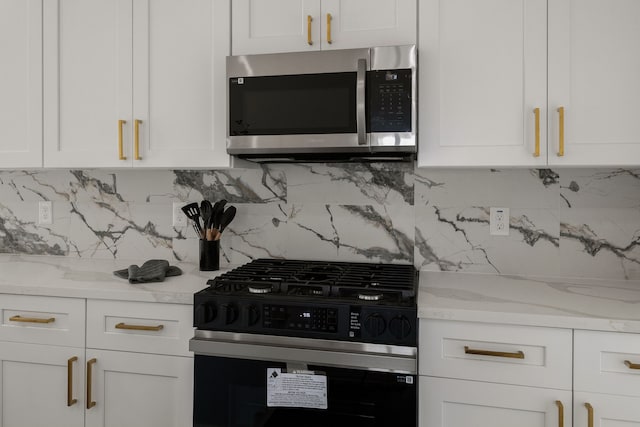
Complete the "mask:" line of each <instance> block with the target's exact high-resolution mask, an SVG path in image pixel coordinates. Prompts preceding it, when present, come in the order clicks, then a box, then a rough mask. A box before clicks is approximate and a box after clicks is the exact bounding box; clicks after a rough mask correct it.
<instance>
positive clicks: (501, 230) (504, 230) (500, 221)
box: [489, 208, 509, 236]
mask: <svg viewBox="0 0 640 427" xmlns="http://www.w3.org/2000/svg"><path fill="white" fill-rule="evenodd" d="M489 234H491V235H492V236H508V235H509V208H491V209H490V210H489Z"/></svg>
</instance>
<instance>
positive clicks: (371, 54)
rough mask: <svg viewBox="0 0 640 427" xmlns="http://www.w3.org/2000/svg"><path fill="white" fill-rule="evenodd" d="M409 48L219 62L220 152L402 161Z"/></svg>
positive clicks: (412, 148)
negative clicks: (223, 137)
mask: <svg viewBox="0 0 640 427" xmlns="http://www.w3.org/2000/svg"><path fill="white" fill-rule="evenodd" d="M416 67H417V54H416V47H415V46H413V45H408V46H386V47H372V48H366V49H347V50H333V51H317V52H295V53H283V54H264V55H243V56H229V57H227V82H228V91H227V101H228V104H227V107H228V108H227V114H228V122H227V123H228V132H227V135H228V139H227V152H228V153H229V154H232V155H236V156H239V157H242V158H247V159H250V160H255V161H272V162H275V161H316V160H318V161H324V160H407V159H412V158H413V157H414V155H415V153H416V120H417V117H416V108H417V106H416V93H417V91H416V89H417V88H416V84H417V82H416Z"/></svg>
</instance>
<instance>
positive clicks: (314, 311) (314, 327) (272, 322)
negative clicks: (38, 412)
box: [263, 305, 338, 333]
mask: <svg viewBox="0 0 640 427" xmlns="http://www.w3.org/2000/svg"><path fill="white" fill-rule="evenodd" d="M263 308H264V317H263V319H264V320H263V326H264V327H265V328H273V329H295V330H307V331H314V332H332V333H334V332H337V325H338V312H337V310H336V309H332V308H317V307H313V308H312V307H299V306H285V305H264V306H263Z"/></svg>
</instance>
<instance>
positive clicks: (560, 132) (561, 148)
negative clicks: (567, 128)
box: [558, 107, 564, 157]
mask: <svg viewBox="0 0 640 427" xmlns="http://www.w3.org/2000/svg"><path fill="white" fill-rule="evenodd" d="M562 156H564V107H558V157H562Z"/></svg>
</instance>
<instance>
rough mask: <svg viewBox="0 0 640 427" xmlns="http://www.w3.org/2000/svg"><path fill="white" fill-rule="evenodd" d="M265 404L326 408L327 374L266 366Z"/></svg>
mask: <svg viewBox="0 0 640 427" xmlns="http://www.w3.org/2000/svg"><path fill="white" fill-rule="evenodd" d="M267 406H271V407H276V406H282V407H288V408H313V409H327V376H326V375H320V374H317V373H315V372H312V371H305V372H304V373H299V372H294V373H287V372H282V369H281V368H267Z"/></svg>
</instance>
